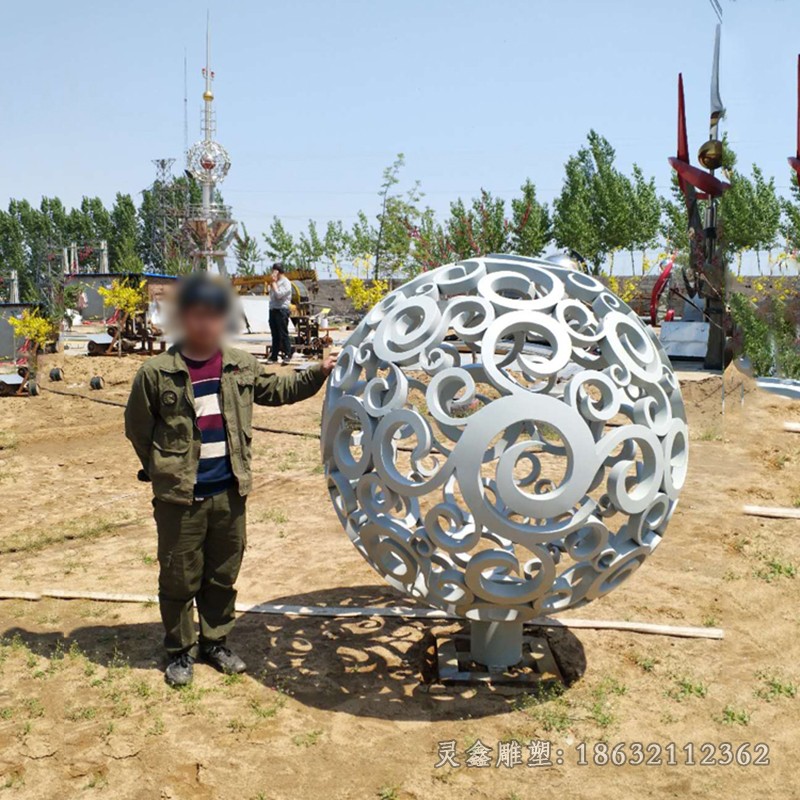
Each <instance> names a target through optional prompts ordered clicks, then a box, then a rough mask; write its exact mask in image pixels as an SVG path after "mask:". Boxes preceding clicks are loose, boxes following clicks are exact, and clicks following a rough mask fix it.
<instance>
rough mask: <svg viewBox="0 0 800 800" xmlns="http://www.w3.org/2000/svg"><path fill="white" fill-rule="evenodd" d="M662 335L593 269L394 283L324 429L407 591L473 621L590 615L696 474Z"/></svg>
mask: <svg viewBox="0 0 800 800" xmlns="http://www.w3.org/2000/svg"><path fill="white" fill-rule="evenodd" d="M688 439H689V437H688V430H687V425H686V415H685V411H684V406H683V400H682V398H681V393H680V389H679V386H678V382H677V379H676V376H675V374H674V372H673V370H672V368H671V365H670V363H669V361H668V359H667V357H666V355H665V353H664V351H663V349H662V348H661V345H660V343H659V341H658V339H657V337H656V335H655V333H654V332H653V331H652V329H650V328H649V327H648V326H646V325H645V324H644V323H643V322H642V321H641V320H640V319H639V317H638V316H637V315H636V314H635V313H634V311H633V310H632V309H631V308H630V307H628V306H627V305H626V304H625V303H624V302H623V301H622V300H620V299H619V298H618V297H617V296H616V295H614V294H613V293H611V292H610V291H609V290H608V289H607V288H606V287H605V286H604V285H603V284H602V283H601V282H600V281H599V280H597V279H596V278H594V277H592V276H589V275H586V274H583V273H581V272H578V271H575V270H572V269H569V268H565V267H560V266H557V265H554V264H553V263H551V262H547V261H541V260H538V259H531V258H523V257H516V256H487V257H485V258H475V259H470V260H467V261H461V262H458V263H455V264H448V265H446V266H442V267H439V268H437V269H435V270H432V271H430V272H426V273H424V274H422V275H420V276H418V277H416V278H415V279H413V280H412V281H410V282H408V283H406V284H404V285H403V286H401V287H400V288H398V289H396V290H395V291H393V292H392V293H390V294H388V295H387V296H386V297H385V298H384V299H383V300H382V301H381V302H380V303H379V304H377V305H376V306H375V307H374V308H373V309H372V310H371V311H370V312H369V313H368V314H367V315H366V316H365V317H364V319H363V320H362V321H361V323H360V324H359V326H358V328H357V329H356V330H355V331H354V332H353V333H352V335H351V336H350V337H349V339H348V340H347V342H346V344H345V346H344V348H343V350H342V352H341V354H340V357H339V362H338V365H337V367H336V369H335V371H334V373H333V375H332V377H331V380H330V381H329V386H328V390H327V395H326V398H325V404H324V410H323V423H322V457H323V461H324V464H325V472H326V476H327V482H328V488H329V491H330V495H331V499H332V501H333V505H334V508H335V509H336V512H337V514H338V516H339V519H340V521H341V524H342V526H343V527H344V529H345V530H346V532H347V534H348V536H349V537H350V539H351V541H352V542H353V544H354V545H355V546H356V548H357V549H358V550H359V551H360V552H361V554H362V555H363V556H364V558H366V559H367V561H368V562H369V563H370V564H371V565H372V566H373V567H374V568H375V569H376V570H377V571H378V572H379V573H380V574H381V575H382V576H383V577H384V578H385V579H386V580H387V581H388V582H389V583H390V584H391V585H392V586H394V587H395V588H397V589H399V590H401V591H403V592H406V593H407V594H409V595H411V596H413V597H415V598H419V599H421V600H424V601H425V602H427V603H429V604H431V605H433V606H436V607H439V608H442V609H445V610H446V611H448V612H449V613H452V614H458V615H460V616H464V617H466V618H468V619H472V620H497V621H516V622H525V621H527V620H530V619H531V618H533V617H535V616H538V615H540V614H549V613H553V612H557V611H562V610H564V609H567V608H574V607H577V606H581V605H584V604H586V603H587V602H590V601H591V600H594V599H596V598H598V597H601V596H603V595H605V594H607V593H608V592H610V591H612V590H613V589H614V588H615V587H617V586H619V585H620V584H621V583H622V582H623V581H624V580H626V579H627V578H628V577H630V575H632V574H633V573H634V572H635V571H636V570H637V569H638V568H639V567H640V566H641V565H642V563H643V562H644V561H645V560H646V558H647V557H648V556H649V555H650V554H651V553H652V552H653V550H654V549H655V548H656V547H657V546H658V544H659V543H660V541H661V539H662V537H663V535H664V533H665V530H666V527H667V524H668V522H669V519H670V517H671V515H672V513H673V511H674V509H675V506H676V503H677V501H678V496H679V494H680V490H681V488H682V486H683V483H684V480H685V477H686V471H687V465H688Z"/></svg>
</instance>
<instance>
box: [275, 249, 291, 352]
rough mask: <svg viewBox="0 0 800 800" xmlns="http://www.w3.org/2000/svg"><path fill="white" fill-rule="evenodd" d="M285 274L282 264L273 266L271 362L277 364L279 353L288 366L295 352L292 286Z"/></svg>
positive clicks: (278, 263)
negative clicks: (291, 312)
mask: <svg viewBox="0 0 800 800" xmlns="http://www.w3.org/2000/svg"><path fill="white" fill-rule="evenodd" d="M285 272H286V269H285V268H284V266H283V264H281V263H280V262H277V263H276V264H273V265H272V283H270V285H269V332H270V335H271V336H272V349H271V350H270V354H269V360H270V361H272V362H277V360H278V353H283V363H284V364H288V363H289V362H290V361H291V360H292V354H293V352H294V348H293V347H292V342H291V339H290V338H289V306H290V305H291V302H292V284H291V281H290V280H289V279H288V278H287V277H286V275H285V274H284V273H285Z"/></svg>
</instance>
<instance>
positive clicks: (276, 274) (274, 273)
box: [272, 269, 281, 281]
mask: <svg viewBox="0 0 800 800" xmlns="http://www.w3.org/2000/svg"><path fill="white" fill-rule="evenodd" d="M280 277H281V273H280V270H277V269H274V270H272V280H274V281H277V280H278V279H279V278H280Z"/></svg>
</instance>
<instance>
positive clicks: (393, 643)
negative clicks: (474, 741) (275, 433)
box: [2, 586, 586, 720]
mask: <svg viewBox="0 0 800 800" xmlns="http://www.w3.org/2000/svg"><path fill="white" fill-rule="evenodd" d="M269 602H272V603H281V604H287V605H325V606H353V607H358V606H383V605H395V604H398V603H403V604H405V603H407V598H403V597H401V596H400V595H398V594H395V593H392V592H391V590H388V589H386V588H383V587H373V586H358V587H354V588H347V589H327V590H322V591H318V592H312V593H307V594H302V595H293V596H287V597H281V598H277V599H273V600H270V601H269ZM153 613H154V615H156V616H157V610H156V609H153ZM466 627H467V626H466V624H462V623H458V622H455V623H453V622H446V621H437V622H433V621H427V620H405V619H393V618H388V619H387V618H377V617H370V618H341V617H340V618H335V617H333V618H326V617H289V616H280V615H262V614H244V615H242V616H241V617H240V618H239V620H238V622H237V626H236V630H235V631H234V633H233V636H232V637H231V640H230V644H231V646H232V647H234V648H235V649H236V651H237V652H238V653H239V654H240V655H241V656H242V657H243V658H244V659H245V661H247V663H248V666H249V674H250V675H251V677H252V678H253V679H255V680H258V681H260V682H261V683H263V684H264V685H266V686H270V687H274V688H278V689H280V690H281V691H283V692H286V693H288V694H290V695H291V696H293V697H294V698H295V699H297V700H298V701H299V702H301V703H303V704H306V705H308V706H311V707H315V708H319V709H324V710H336V711H341V712H344V713H348V714H352V715H354V716H369V717H378V718H383V719H397V720H417V719H423V720H434V719H459V718H463V717H465V716H469V717H472V718H475V717H482V716H488V715H492V714H498V713H502V712H503V711H505V710H506V709H507V708H508V707H509V706H510V705H511V704H512V703H513V702H514V697H515V694H514V692H508V691H496V690H493V689H492V688H490V687H486V686H477V687H476V686H460V687H454V688H451V689H448V690H447V691H446V692H439V693H432V692H431V691H430V685H431V683H432V682H434V681H435V680H436V667H435V643H434V639H435V634H436V632H438V631H446V632H455V631H458V630H459V629H464V630H466ZM530 632H532V633H534V634H535V635H538V636H542V635H544V636H545V637H546V638H547V640H548V642H549V645H550V648H551V650H552V652H553V655H554V656H555V658H556V661H557V663H558V666H559V668H560V670H561V673H562V675H563V676H564V679H565V682H566V684H567V686H569V685H571V684H572V683H574V682H575V681H576V680H578V678H580V677H581V676H582V675H583V673H584V671H585V669H586V657H585V654H584V650H583V646H582V645H581V643H580V641H579V640H578V639H577V638H576V637H575V636H574V634H572V633H571V632H570V631H568V630H566V629H564V628H559V627H554V628H531V629H530ZM2 635H3V636H5V637H14V636H19V637H20V638H21V639H22V641H23V642H24V643H25V644H26V645H27V646H28V647H29V648H30V649H32V650H33V651H34V652H36V653H37V654H39V655H42V656H45V657H50V656H52V655H53V654H54V653H55V652H57V651H58V650H59V648H60V649H61V650H62V651H63V650H67V649H69V648H70V647H72V646H73V644H74V645H77V647H79V648H80V650H81V652H82V653H83V654H84V655H85V656H86V657H88V658H89V659H90V660H92V661H93V662H95V663H97V664H100V665H103V666H113V665H114V664H119V663H120V662H124V663H127V664H129V665H130V666H131V667H133V668H138V669H161V668H162V667H163V657H162V656H161V653H160V646H161V639H162V635H163V633H162V628H161V624H160V622H156V621H153V622H141V623H130V624H126V623H119V624H116V625H89V626H83V627H77V628H75V629H73V630H71V631H70V633H69V634H65V633H62V632H60V631H56V632H47V633H39V632H35V631H29V630H25V629H23V628H19V627H16V628H8V629H7V630H5V631H3V634H2Z"/></svg>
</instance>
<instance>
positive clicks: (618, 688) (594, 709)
mask: <svg viewBox="0 0 800 800" xmlns="http://www.w3.org/2000/svg"><path fill="white" fill-rule="evenodd" d="M627 691H628V688H627V687H626V686H625V685H624V684H622V683H620V682H619V681H618V680H617V679H616V678H613V677H611V676H607V677H605V678H603V680H602V681H601V682H600V685H599V686H597V687H595V688H594V689H593V690H592V703H591V704H590V706H589V709H588V710H589V719H590V720H592V722H594V723H595V724H596V725H599V726H600V727H601V728H607V727H609V725H612V724H613V723H614V721H615V717H614V714H613V712H612V710H611V706H610V703H609V698H610V697H611V696H612V695H616V696H620V695H623V694H626V693H627Z"/></svg>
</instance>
